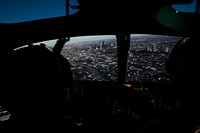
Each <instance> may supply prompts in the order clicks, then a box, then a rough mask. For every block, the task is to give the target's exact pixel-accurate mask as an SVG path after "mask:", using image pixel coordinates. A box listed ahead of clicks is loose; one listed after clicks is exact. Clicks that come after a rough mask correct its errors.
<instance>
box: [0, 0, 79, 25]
mask: <svg viewBox="0 0 200 133" xmlns="http://www.w3.org/2000/svg"><path fill="white" fill-rule="evenodd" d="M70 4H71V5H77V4H78V2H77V0H70ZM77 11H78V10H74V9H71V8H70V12H69V14H73V13H75V12H77ZM65 15H66V0H0V22H1V23H16V22H23V21H29V20H35V19H38V18H40V19H43V18H50V17H60V16H65Z"/></svg>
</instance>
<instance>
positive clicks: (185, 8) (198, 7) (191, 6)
mask: <svg viewBox="0 0 200 133" xmlns="http://www.w3.org/2000/svg"><path fill="white" fill-rule="evenodd" d="M172 8H173V9H175V10H176V12H183V13H200V1H199V0H193V1H192V2H191V3H187V4H174V5H172Z"/></svg>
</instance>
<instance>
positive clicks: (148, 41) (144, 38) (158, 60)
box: [126, 34, 181, 82]
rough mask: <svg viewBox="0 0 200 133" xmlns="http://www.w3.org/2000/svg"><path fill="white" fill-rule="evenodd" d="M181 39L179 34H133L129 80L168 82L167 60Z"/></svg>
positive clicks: (129, 59) (128, 68) (128, 63)
mask: <svg viewBox="0 0 200 133" xmlns="http://www.w3.org/2000/svg"><path fill="white" fill-rule="evenodd" d="M180 39H181V37H177V36H163V35H134V34H133V35H131V41H130V49H129V53H128V60H127V75H126V79H127V81H128V82H130V81H134V82H168V81H170V77H169V74H168V73H167V72H166V69H165V61H166V57H167V55H168V53H169V52H170V51H171V49H172V47H173V46H174V45H175V44H176V43H177V42H178V41H179V40H180Z"/></svg>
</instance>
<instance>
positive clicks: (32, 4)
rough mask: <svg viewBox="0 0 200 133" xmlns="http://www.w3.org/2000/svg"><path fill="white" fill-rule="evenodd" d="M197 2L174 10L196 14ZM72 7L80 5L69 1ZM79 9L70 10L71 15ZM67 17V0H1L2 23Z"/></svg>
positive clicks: (175, 6)
mask: <svg viewBox="0 0 200 133" xmlns="http://www.w3.org/2000/svg"><path fill="white" fill-rule="evenodd" d="M196 1H197V0H193V2H192V3H189V4H175V5H173V8H174V9H175V10H177V11H182V12H194V11H195V4H196ZM69 3H70V5H76V6H77V5H79V3H78V2H77V0H69ZM78 10H79V9H72V8H70V11H69V14H73V13H76V12H78ZM65 15H66V0H0V23H17V22H23V21H29V20H35V19H43V18H50V17H60V16H65Z"/></svg>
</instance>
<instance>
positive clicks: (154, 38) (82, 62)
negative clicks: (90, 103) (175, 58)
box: [43, 34, 182, 82]
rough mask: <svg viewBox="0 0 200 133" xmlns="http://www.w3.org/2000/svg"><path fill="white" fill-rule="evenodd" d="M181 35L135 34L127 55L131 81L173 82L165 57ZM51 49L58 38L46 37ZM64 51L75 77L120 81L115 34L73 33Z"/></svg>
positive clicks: (129, 79) (128, 76)
mask: <svg viewBox="0 0 200 133" xmlns="http://www.w3.org/2000/svg"><path fill="white" fill-rule="evenodd" d="M181 38H182V37H178V36H164V35H150V34H132V35H131V40H130V48H129V52H128V57H127V69H126V81H127V82H170V75H169V74H168V73H167V71H166V69H165V63H166V62H165V61H166V57H167V56H168V53H169V52H170V51H171V49H172V47H173V46H174V45H175V44H176V43H177V42H178V41H179V40H180V39H181ZM43 43H45V44H46V45H47V46H48V47H49V48H50V49H52V48H53V46H54V44H55V43H56V40H51V41H46V42H43ZM62 54H63V56H64V57H65V58H67V59H68V60H69V62H70V63H71V66H72V71H73V78H74V79H75V80H89V81H117V77H118V74H117V73H118V64H117V63H118V54H117V41H116V36H115V35H99V36H79V37H71V38H70V41H69V42H66V43H65V45H64V47H63V49H62Z"/></svg>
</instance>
